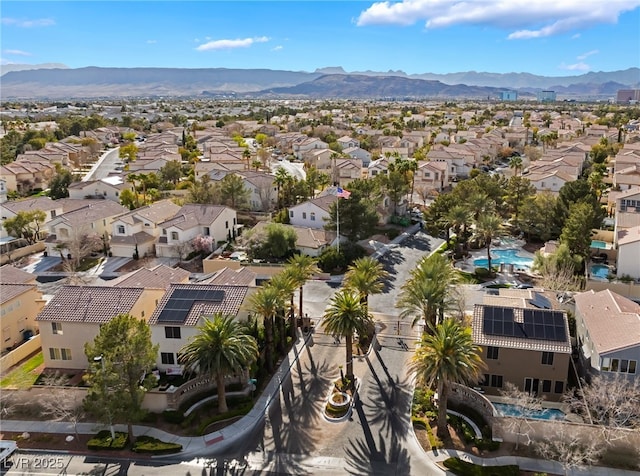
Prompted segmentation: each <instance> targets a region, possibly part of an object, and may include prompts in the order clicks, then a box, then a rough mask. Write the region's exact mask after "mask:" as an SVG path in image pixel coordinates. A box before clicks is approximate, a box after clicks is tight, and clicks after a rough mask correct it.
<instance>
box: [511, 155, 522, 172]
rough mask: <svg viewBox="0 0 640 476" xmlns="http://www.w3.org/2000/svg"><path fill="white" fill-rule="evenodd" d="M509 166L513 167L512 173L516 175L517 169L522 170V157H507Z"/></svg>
mask: <svg viewBox="0 0 640 476" xmlns="http://www.w3.org/2000/svg"><path fill="white" fill-rule="evenodd" d="M509 168H510V169H513V175H514V176H517V175H518V171H520V172H521V171H522V157H520V156H519V155H516V156H513V157H511V158H510V159H509Z"/></svg>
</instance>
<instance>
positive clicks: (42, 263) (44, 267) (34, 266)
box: [22, 253, 62, 274]
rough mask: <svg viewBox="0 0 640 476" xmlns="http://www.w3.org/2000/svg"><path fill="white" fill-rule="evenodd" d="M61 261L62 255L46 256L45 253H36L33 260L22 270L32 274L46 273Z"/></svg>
mask: <svg viewBox="0 0 640 476" xmlns="http://www.w3.org/2000/svg"><path fill="white" fill-rule="evenodd" d="M61 262H62V259H61V258H60V256H45V255H44V253H36V254H34V255H33V256H32V257H31V262H30V263H29V264H28V265H27V266H25V267H23V268H22V270H23V271H26V272H27V273H32V274H38V273H44V272H46V271H49V270H50V269H52V268H54V267H56V266H57V265H59V264H60V263H61Z"/></svg>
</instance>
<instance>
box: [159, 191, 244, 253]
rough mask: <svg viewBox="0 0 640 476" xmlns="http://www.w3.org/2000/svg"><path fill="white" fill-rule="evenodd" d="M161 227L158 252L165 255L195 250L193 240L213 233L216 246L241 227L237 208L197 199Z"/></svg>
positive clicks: (161, 224) (212, 237)
mask: <svg viewBox="0 0 640 476" xmlns="http://www.w3.org/2000/svg"><path fill="white" fill-rule="evenodd" d="M159 227H160V229H161V230H162V233H161V235H160V238H159V239H158V242H157V243H156V256H162V257H165V258H171V257H176V256H177V257H179V258H183V257H185V256H186V254H188V252H190V251H191V248H190V243H191V241H192V240H193V239H194V238H196V237H198V236H199V235H201V236H206V237H209V236H210V237H211V240H212V244H213V246H214V247H215V245H216V244H217V243H218V242H221V241H227V240H232V239H234V238H235V237H236V235H237V231H238V223H237V215H236V211H235V210H234V209H232V208H229V207H225V206H221V205H207V204H196V203H191V204H187V205H184V206H183V207H182V208H180V210H178V211H177V212H176V214H175V215H174V216H173V217H171V218H169V219H168V220H166V221H164V222H163V223H160V224H159ZM185 248H187V249H185ZM185 251H187V253H185ZM212 251H213V250H212Z"/></svg>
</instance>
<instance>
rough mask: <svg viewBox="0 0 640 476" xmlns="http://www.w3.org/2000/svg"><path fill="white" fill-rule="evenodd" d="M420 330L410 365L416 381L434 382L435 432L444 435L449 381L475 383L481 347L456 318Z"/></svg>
mask: <svg viewBox="0 0 640 476" xmlns="http://www.w3.org/2000/svg"><path fill="white" fill-rule="evenodd" d="M432 330H433V332H432V333H431V334H423V335H422V340H421V342H420V347H418V349H417V350H416V353H415V355H414V356H413V358H412V364H411V369H412V370H413V371H414V372H415V373H416V379H417V381H418V383H421V384H423V385H427V386H428V387H431V386H432V385H433V384H434V383H437V391H438V436H439V437H440V438H446V437H447V435H448V432H447V398H448V394H449V387H450V385H451V383H452V382H454V383H460V384H474V383H476V382H477V381H478V379H479V377H480V372H481V370H482V369H483V368H484V366H485V364H484V362H483V361H482V358H481V356H480V348H479V347H478V346H476V345H475V344H474V343H473V338H472V336H471V329H470V328H468V327H463V325H462V324H460V322H458V321H457V320H455V319H445V320H444V321H443V322H442V323H440V324H438V325H437V326H435V327H433V329H432Z"/></svg>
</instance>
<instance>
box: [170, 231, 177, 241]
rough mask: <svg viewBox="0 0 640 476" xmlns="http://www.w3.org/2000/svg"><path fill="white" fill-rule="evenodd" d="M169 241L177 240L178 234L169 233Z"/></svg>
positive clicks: (175, 232)
mask: <svg viewBox="0 0 640 476" xmlns="http://www.w3.org/2000/svg"><path fill="white" fill-rule="evenodd" d="M171 239H172V240H176V241H177V240H178V232H177V231H172V232H171Z"/></svg>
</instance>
